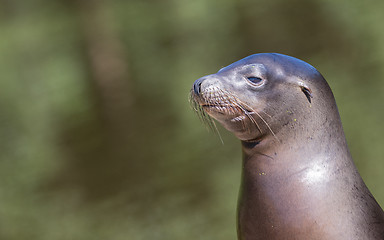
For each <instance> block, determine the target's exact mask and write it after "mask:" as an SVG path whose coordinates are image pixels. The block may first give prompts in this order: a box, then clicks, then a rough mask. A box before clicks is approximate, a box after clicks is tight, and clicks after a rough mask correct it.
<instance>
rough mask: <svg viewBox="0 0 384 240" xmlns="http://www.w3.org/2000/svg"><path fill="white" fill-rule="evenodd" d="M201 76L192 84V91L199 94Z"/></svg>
mask: <svg viewBox="0 0 384 240" xmlns="http://www.w3.org/2000/svg"><path fill="white" fill-rule="evenodd" d="M203 80H204V79H203V78H199V79H197V80H196V81H195V83H194V84H193V91H195V93H196V94H200V92H201V83H202V82H203Z"/></svg>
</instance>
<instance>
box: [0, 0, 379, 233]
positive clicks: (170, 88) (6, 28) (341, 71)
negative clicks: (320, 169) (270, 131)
mask: <svg viewBox="0 0 384 240" xmlns="http://www.w3.org/2000/svg"><path fill="white" fill-rule="evenodd" d="M383 5H384V2H381V1H379V0H372V1H368V2H363V1H346V0H333V1H330V0H324V1H321V0H292V1H284V0H277V1H267V0H258V1H250V0H220V1H219V0H211V1H203V0H195V1H186V0H179V1H172V0H162V1H151V0H129V1H123V0H114V1H101V0H100V1H98V0H88V1H81V0H67V1H64V0H56V1H52V0H51V1H48V0H36V1H21V0H0V6H1V8H0V73H1V78H0V92H1V94H0V109H1V111H0V133H1V138H0V141H1V142H0V144H1V151H0V176H1V177H0V180H1V181H0V184H1V187H0V212H1V214H0V238H1V239H7V240H8V239H9V240H11V239H15V240H16V239H17V240H21V239H42V240H44V239H47V240H48V239H49V240H51V239H57V240H59V239H92V240H97V239H116V240H118V239H178V240H180V239H235V238H236V229H235V219H236V214H235V210H236V200H237V191H238V186H239V175H240V159H241V152H240V147H239V142H238V141H237V140H236V139H235V138H234V137H233V136H231V135H230V134H229V133H227V132H226V131H224V130H223V129H220V130H221V133H222V135H223V138H224V142H225V144H224V145H222V144H221V143H220V140H219V139H218V137H217V136H215V135H214V134H212V133H209V132H207V131H206V129H205V128H204V126H202V124H201V123H200V122H199V120H198V118H197V117H196V116H195V115H194V113H193V111H191V109H190V107H189V104H188V100H187V99H188V93H189V89H190V87H191V85H192V83H193V81H194V80H195V79H197V78H199V77H200V76H203V75H206V74H209V73H213V72H215V71H217V70H218V69H219V68H221V67H223V66H225V65H228V64H229V63H231V62H234V61H236V60H238V59H240V58H242V57H245V56H247V55H250V54H253V53H257V52H281V53H285V54H288V55H292V56H295V57H298V58H301V59H303V60H305V61H307V62H309V63H311V64H312V65H314V66H315V67H316V68H318V69H319V70H320V72H322V73H323V75H324V76H325V78H326V79H327V80H328V82H329V84H330V85H331V87H332V88H333V90H334V94H335V97H336V100H337V102H338V106H339V110H340V113H341V117H342V120H343V123H344V128H345V131H346V135H347V138H348V143H349V145H350V148H351V152H352V154H353V156H354V159H355V162H356V165H357V166H358V168H359V170H360V172H361V174H362V176H363V178H364V180H365V181H366V183H367V185H368V186H369V188H370V189H371V191H372V192H373V194H374V195H375V197H376V199H377V200H378V201H379V202H380V203H381V205H382V206H383V205H384V188H383V187H382V186H381V183H382V182H383V181H384V158H383V156H384V148H383V147H382V146H383V144H384V140H383V137H382V136H381V135H382V134H383V133H384V126H383V124H382V122H381V121H382V119H383V115H384V111H383V107H382V102H383V94H382V93H383V92H384V82H383V80H382V79H384V78H383V77H384V72H383V68H382V67H381V66H384V54H383V52H384V49H383V48H384V45H383V44H382V43H383V42H384V31H382V26H381V23H382V22H384V14H383V13H382V11H381V9H383V8H382V7H383Z"/></svg>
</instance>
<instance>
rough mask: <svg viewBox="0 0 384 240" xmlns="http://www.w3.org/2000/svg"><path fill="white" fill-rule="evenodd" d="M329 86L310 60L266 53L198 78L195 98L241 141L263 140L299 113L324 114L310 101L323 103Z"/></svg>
mask: <svg viewBox="0 0 384 240" xmlns="http://www.w3.org/2000/svg"><path fill="white" fill-rule="evenodd" d="M327 92H331V91H330V89H329V86H328V84H327V83H326V81H325V80H324V78H323V77H322V76H321V74H320V73H319V72H318V71H317V70H316V69H315V68H314V67H312V66H311V65H309V64H308V63H306V62H304V61H302V60H299V59H296V58H294V57H290V56H286V55H283V54H277V53H261V54H254V55H251V56H248V57H246V58H244V59H241V60H239V61H237V62H235V63H233V64H231V65H229V66H227V67H224V68H222V69H220V70H219V71H218V72H217V73H215V74H211V75H207V76H204V77H202V78H200V79H198V80H196V81H195V83H194V84H193V87H192V89H191V99H192V103H193V105H194V108H195V110H196V111H197V112H199V113H200V114H201V115H202V116H203V118H204V116H206V114H208V115H209V116H210V117H212V118H214V119H216V120H217V121H218V122H220V123H221V124H222V125H223V126H224V127H225V128H226V129H227V130H229V131H231V132H233V133H234V134H235V135H236V137H237V138H239V139H240V140H242V141H259V140H260V139H263V138H265V137H268V136H271V137H275V138H278V134H279V132H280V130H281V129H283V128H289V127H290V125H293V124H297V121H298V119H296V118H295V116H296V115H297V116H304V117H306V116H309V115H310V114H311V115H312V117H316V116H315V115H317V114H321V113H317V114H313V112H311V107H312V105H313V104H320V105H324V101H322V100H321V99H322V98H324V97H327V96H325V95H326V94H328V93H327ZM332 98H333V95H332ZM323 107H325V106H323ZM303 112H304V113H303ZM300 120H303V119H300Z"/></svg>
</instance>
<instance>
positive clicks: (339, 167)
mask: <svg viewBox="0 0 384 240" xmlns="http://www.w3.org/2000/svg"><path fill="white" fill-rule="evenodd" d="M227 93H230V94H232V95H231V96H230V97H226V96H224V97H223V96H221V95H225V94H227ZM309 95H311V96H309ZM192 97H193V99H194V100H195V101H196V102H197V103H198V104H199V105H200V106H202V108H203V109H204V111H205V112H206V113H208V114H209V115H210V116H211V117H213V118H215V119H216V120H217V121H218V122H220V123H221V124H222V125H223V126H224V127H225V128H226V129H228V130H229V131H231V132H233V133H234V134H235V135H236V136H237V137H238V138H239V139H240V140H242V148H243V156H244V157H243V172H242V183H241V189H240V196H239V203H238V238H239V239H241V240H253V239H306V240H307V239H327V240H329V239H338V240H340V239H348V240H349V239H380V240H382V239H384V213H383V210H382V209H381V208H380V206H379V205H378V203H377V202H376V201H375V199H374V198H373V196H372V195H371V193H370V192H369V190H368V188H367V187H366V185H365V184H364V182H363V180H362V179H361V177H360V175H359V173H358V172H357V169H356V167H355V165H354V163H353V161H352V158H351V155H350V153H349V150H348V147H347V143H346V140H345V136H344V132H343V128H342V124H341V121H340V117H339V113H338V110H337V107H336V103H335V100H334V97H333V94H332V91H331V89H330V88H329V86H328V84H327V82H326V81H325V80H324V78H323V77H322V76H321V74H320V73H319V72H318V71H317V70H316V69H315V68H313V67H312V66H310V65H309V64H307V63H305V62H303V61H301V60H298V59H296V58H293V57H289V56H285V55H281V54H275V53H266V54H255V55H252V56H249V57H247V58H244V59H242V60H240V61H238V62H235V63H233V64H231V65H229V66H227V67H225V68H223V69H221V70H220V71H219V72H218V73H216V74H212V75H209V76H206V77H203V78H201V79H198V80H197V81H196V82H195V84H194V88H193V91H192ZM231 105H232V107H231ZM233 105H235V106H237V107H233ZM218 106H219V107H218ZM239 106H240V107H239Z"/></svg>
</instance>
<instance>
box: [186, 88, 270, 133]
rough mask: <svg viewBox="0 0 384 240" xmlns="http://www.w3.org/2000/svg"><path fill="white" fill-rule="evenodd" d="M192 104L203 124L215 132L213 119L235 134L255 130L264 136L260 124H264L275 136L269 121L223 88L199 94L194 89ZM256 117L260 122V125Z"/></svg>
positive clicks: (191, 96) (191, 94)
mask: <svg viewBox="0 0 384 240" xmlns="http://www.w3.org/2000/svg"><path fill="white" fill-rule="evenodd" d="M190 103H191V106H192V108H193V109H194V110H195V112H196V113H197V115H198V116H199V118H200V119H201V120H202V122H203V123H205V124H206V125H208V126H209V128H211V129H213V130H214V131H217V130H216V126H215V123H214V121H213V119H212V118H214V119H216V120H217V121H219V122H221V123H222V124H223V126H224V127H225V128H227V129H228V130H230V131H233V132H234V133H235V134H237V133H238V134H240V133H241V132H242V133H244V132H247V133H248V134H251V133H252V132H253V130H252V129H254V128H256V129H258V131H259V133H260V134H262V133H263V131H262V130H261V128H260V124H264V125H265V126H266V127H267V129H268V131H270V132H271V133H272V135H273V136H275V134H274V132H273V131H272V129H271V128H270V126H269V124H268V123H267V121H266V120H265V119H264V118H263V117H262V116H261V115H260V114H259V113H258V112H257V111H256V110H254V109H252V108H251V107H250V106H249V105H248V104H247V103H245V102H243V101H241V100H240V99H239V98H238V97H237V96H236V95H234V94H232V93H229V92H228V91H226V90H223V89H221V88H212V87H211V88H208V90H207V89H206V91H202V92H199V93H196V92H195V91H194V90H193V89H192V90H191V93H190ZM266 115H267V116H268V117H271V116H269V115H268V114H266ZM255 117H256V119H259V120H260V122H259V123H258V122H257V121H256V119H255ZM252 138H254V137H252Z"/></svg>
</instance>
